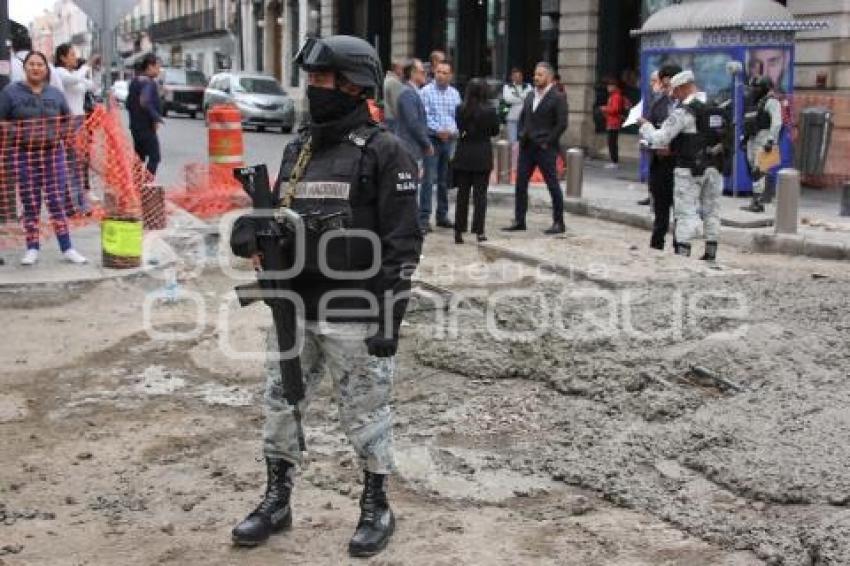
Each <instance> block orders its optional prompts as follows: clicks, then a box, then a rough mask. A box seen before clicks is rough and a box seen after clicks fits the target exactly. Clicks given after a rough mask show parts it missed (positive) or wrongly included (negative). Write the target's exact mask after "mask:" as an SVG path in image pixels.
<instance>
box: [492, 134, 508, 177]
mask: <svg viewBox="0 0 850 566" xmlns="http://www.w3.org/2000/svg"><path fill="white" fill-rule="evenodd" d="M493 151H494V152H495V153H496V155H495V157H496V160H495V161H496V164H497V165H496V166H497V167H498V169H497V170H496V171H497V175H496V181H497V182H498V183H499V184H500V185H510V184H511V167H512V166H513V159H512V156H511V144H510V142H509V141H507V140H499V141H497V142H496V143H495V144H493Z"/></svg>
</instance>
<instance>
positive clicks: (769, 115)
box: [743, 77, 782, 212]
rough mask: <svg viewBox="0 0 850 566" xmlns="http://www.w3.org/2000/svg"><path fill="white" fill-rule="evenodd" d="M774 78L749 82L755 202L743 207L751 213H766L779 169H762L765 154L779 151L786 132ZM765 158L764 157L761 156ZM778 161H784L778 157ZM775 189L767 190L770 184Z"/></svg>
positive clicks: (747, 131) (748, 137)
mask: <svg viewBox="0 0 850 566" xmlns="http://www.w3.org/2000/svg"><path fill="white" fill-rule="evenodd" d="M773 87H774V85H773V81H772V80H770V78H768V77H753V79H752V80H751V81H750V84H749V96H748V97H747V98H748V99H749V102H750V108H749V109H748V110H747V112H746V114H745V115H744V139H745V141H746V145H747V161H748V162H749V165H750V176H751V177H752V179H753V197H752V202H751V203H750V204H749V205H747V206H745V207H743V209H744V210H748V211H750V212H764V205H765V202H767V198H769V196H770V194H771V193H772V192H773V189H774V188H775V185H776V174H775V168H773V167H771V168H768V170H767V171H764V170H762V168H763V167H764V165H763V164H761V163H760V161H763V160H764V158H763V156H764V155H765V154H770V153H772V152H779V145H780V143H779V142H780V135H781V132H782V105H781V104H780V102H779V101H778V100H777V99H776V97H775V96H773ZM760 158H762V159H760ZM776 161H780V160H779V159H777V160H776ZM768 182H769V183H770V184H771V185H772V186H771V191H769V193H766V192H765V187H766V185H767V183H768Z"/></svg>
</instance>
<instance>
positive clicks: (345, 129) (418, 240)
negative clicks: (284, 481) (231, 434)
mask: <svg viewBox="0 0 850 566" xmlns="http://www.w3.org/2000/svg"><path fill="white" fill-rule="evenodd" d="M370 124H371V122H369V115H368V112H367V111H366V108H365V105H363V107H362V108H361V109H358V110H357V111H356V112H354V113H353V114H351V115H349V116H348V117H346V118H344V119H342V120H339V121H336V122H333V123H330V124H326V125H315V124H314V125H312V126H311V127H310V129H309V132H310V135H311V138H312V142H311V143H312V157H311V159H310V160H309V162H308V163H307V165H306V168H305V169H304V171H303V176H302V177H301V179H300V181H299V182H298V183H297V186H296V191H295V196H294V200H293V201H292V209H293V210H295V211H297V212H299V214H301V215H302V217H304V218H306V219H308V221H309V219H310V218H312V216H311V215H313V214H317V213H318V214H319V215H326V214H328V213H334V212H341V213H343V216H342V217H343V218H345V219H346V220H345V222H346V223H347V225H346V226H345V228H346V229H345V230H343V231H341V232H337V234H336V236H335V237H334V238H332V239H329V240H328V241H327V243H326V244H325V246H324V250H325V251H324V253H323V254H321V255H323V257H324V261H325V262H326V263H327V266H328V268H329V269H332V270H334V271H337V272H345V273H350V274H357V273H362V272H364V271H370V270H371V269H372V267H373V263H374V262H375V261H377V269H376V270H375V271H374V272H372V273H371V275H362V276H360V275H357V276H352V277H341V276H335V277H331V276H330V275H328V274H326V273H325V272H322V273H320V272H318V271H317V266H316V264H317V263H321V261H319V260H320V253H319V252H318V251H317V249H316V250H314V246H319V244H317V243H316V242H315V241H314V240H315V237H314V238H312V239H311V237H309V236H308V237H307V238H306V239H307V243H306V244H305V248H306V251H305V257H306V259H305V267H304V269H303V270H302V272H301V273H300V274H299V275H297V276H295V277H293V278H292V279H290V280H288V281H287V282H286V283H287V285H288V286H289V288H290V289H291V290H292V291H293V292H294V293H295V294H297V295H298V296H299V298H300V299H302V301H303V303H304V307H305V311H304V319H305V321H306V322H305V324H304V347H303V351H302V353H301V367H302V373H303V380H304V386H305V387H304V389H305V399H304V400H302V401H301V402H300V403H298V409H299V411H298V412H300V414H301V415H304V414H305V409H306V407H307V405H308V403H309V400H310V397H311V395H312V394H315V392H316V388H317V386H318V384H319V382H320V381H321V379H322V377H323V376H324V373H325V371H327V372H328V373H330V375H331V378H332V379H333V385H334V392H335V395H336V397H337V404H338V407H339V419H340V424H341V426H342V428H343V430H344V431H345V433H346V434H347V435H348V438H349V440H350V441H351V444H352V445H353V447H354V450H355V452H356V453H357V456H358V457H359V459H360V461H361V465H362V467H363V469H364V470H366V471H368V472H371V473H373V474H388V473H390V471H391V470H392V468H393V460H392V410H391V406H390V403H391V398H392V380H393V370H394V367H395V358H394V357H393V356H388V357H380V356H377V355H370V354H369V348H368V346H367V344H366V342H365V340H366V339H367V338H368V337H369V336H370V333H374V332H375V326H376V324H377V326H378V329H379V334H380V335H383V334H384V333H385V331H387V332H389V333H390V334H392V335H393V336H394V337H395V338H396V339H397V338H398V332H399V328H400V326H401V321H402V318H403V317H404V313H405V309H406V306H407V294H408V293H409V290H410V275H411V274H412V270H413V269H415V267H416V265H417V263H418V262H419V256H420V253H421V247H422V234H421V232H420V231H419V229H418V224H417V221H416V218H417V212H418V211H417V206H416V176H417V170H416V164H415V162H414V161H413V158H412V157H411V156H410V155H409V153H408V152H407V151H406V150H405V149H404V148H403V146H402V145H401V142H400V141H399V139H398V138H396V137H395V136H394V135H392V134H390V133H389V132H386V131H384V130H382V129H380V128H378V127H377V126H375V125H370ZM306 133H307V131H305V132H302V137H301V138H299V139H296V140H294V141H292V142H290V143H289V145H288V146H287V148H286V149H285V151H284V156H283V161H282V163H281V167H280V173H279V176H278V182H277V185H278V187H279V188H278V194H284V193H285V191H286V190H287V187H288V184H287V183H288V182H289V179H290V175H291V173H292V171H293V170H294V168H295V164H296V162H297V160H298V156H299V154H300V153H301V151H302V149H303V147H304V144H305V143H306V140H307V137H306ZM358 231H359V232H361V233H362V232H366V233H370V234H373V235H374V238H375V241H376V242H377V244H375V246H377V247H375V246H373V245H372V244H371V243H370V242H369V241H368V240H365V239H364V238H363V237H362V235H360V236H358V235H357V232H358ZM311 250H314V251H311ZM375 253H377V257H375V256H374V254H375ZM387 294H389V295H391V296H392V297H393V298H394V301H393V303H392V304H390V305H388V306H386V307H384V298H385V297H386V296H387ZM332 297H335V298H332ZM369 298H371V299H372V300H374V306H373V305H371V304H370V303H371V301H370V300H369ZM326 300H327V301H328V302H327V303H326V304H325V301H326ZM323 305H324V306H323ZM378 305H380V310H379V312H373V311H374V309H375V308H376V306H378ZM323 309H329V311H328V312H323ZM330 309H332V310H330ZM385 309H388V310H389V311H390V312H387V311H386V310H385ZM343 313H347V314H345V315H343ZM388 319H391V323H390V325H391V326H390V327H388V326H387V324H388V323H386V322H382V321H386V320H388ZM267 340H268V342H267V349H268V353H269V357H268V361H267V365H266V371H267V383H266V395H265V411H266V424H265V427H264V430H263V446H264V451H265V455H266V457H267V458H270V459H283V460H286V461H288V462H290V463H292V464H296V465H298V464H300V463H301V451H300V449H299V423H298V420H297V418H296V414H295V410H294V407H293V406H291V405H290V404H289V401H288V400H287V395H285V391H284V387H285V382H286V380H284V379H283V376H282V375H281V364H280V363H279V362H280V354H279V344H278V341H277V334H276V331H275V329H274V327H272V328H271V329H270V331H269V334H268V339H267ZM306 440H307V444H308V445H309V435H307V439H306Z"/></svg>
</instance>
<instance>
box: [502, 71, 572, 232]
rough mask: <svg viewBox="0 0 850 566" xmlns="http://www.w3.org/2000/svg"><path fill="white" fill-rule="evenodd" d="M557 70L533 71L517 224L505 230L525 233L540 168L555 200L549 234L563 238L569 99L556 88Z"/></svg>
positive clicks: (522, 136)
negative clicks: (561, 155)
mask: <svg viewBox="0 0 850 566" xmlns="http://www.w3.org/2000/svg"><path fill="white" fill-rule="evenodd" d="M554 75H555V70H554V69H553V68H552V65H550V64H549V63H545V62H541V63H538V64H537V66H536V67H535V69H534V90H533V91H532V92H531V93H530V94H529V95H528V96H526V98H525V103H524V104H523V109H522V114H520V116H519V124H518V127H517V129H518V131H519V163H518V165H517V175H516V197H515V198H516V202H515V208H514V222H513V224H511V225H510V226H508V227H507V228H503V230H507V231H511V232H515V231H519V230H525V229H526V226H525V215H526V212H528V182H529V180H530V179H531V175H532V173H533V172H534V168H535V167H539V168H540V172H541V173H542V174H543V179H544V180H545V181H546V186H547V188H548V189H549V195H550V196H551V197H552V226H551V227H550V228H549V229H547V230H546V231H545V233H546V234H563V233H564V232H566V227H565V225H564V193H563V192H562V191H561V185H560V184H559V183H558V172H557V166H556V164H557V159H558V142H559V141H560V138H561V134H563V133H564V131H565V130H566V129H567V98H566V96H564V95H563V94H561V93H559V92H558V90H557V89H556V88H555V85H554Z"/></svg>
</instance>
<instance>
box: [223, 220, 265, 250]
mask: <svg viewBox="0 0 850 566" xmlns="http://www.w3.org/2000/svg"><path fill="white" fill-rule="evenodd" d="M230 250H231V251H232V252H233V255H235V256H238V257H244V258H249V257H251V256H252V255H254V254H256V253H257V252H258V251H259V250H258V246H257V224H256V221H255V220H254V217H252V216H251V215H249V214H244V215H242V216H240V217H239V218H237V219H236V222H234V223H233V229H232V230H231V232H230Z"/></svg>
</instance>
